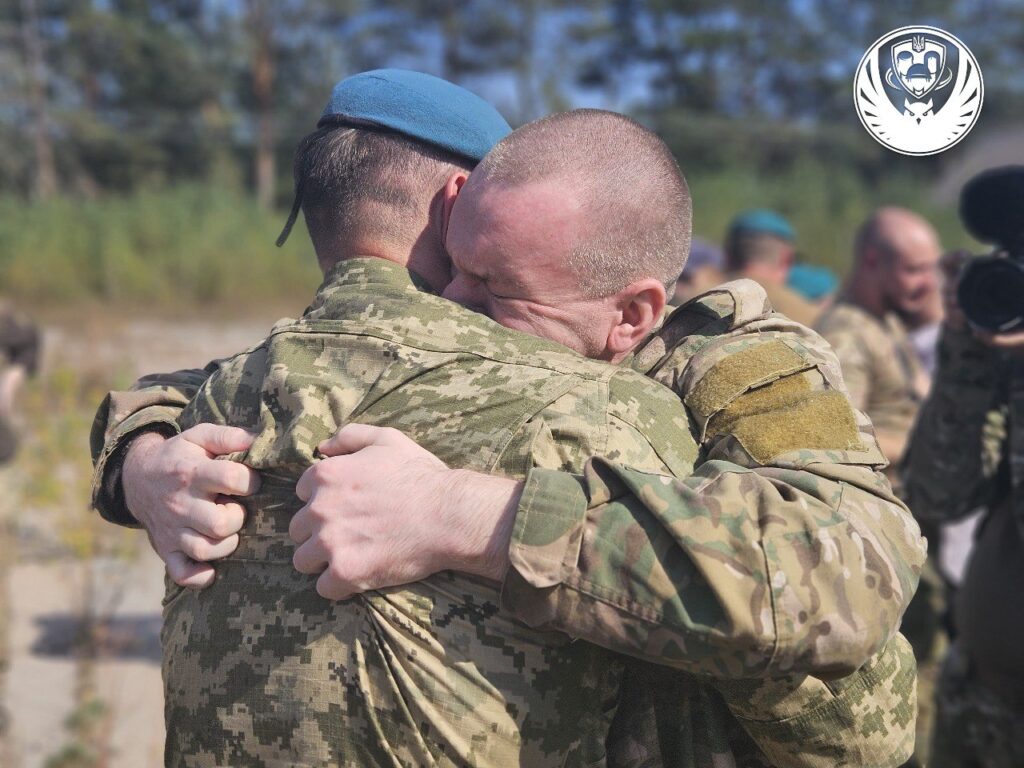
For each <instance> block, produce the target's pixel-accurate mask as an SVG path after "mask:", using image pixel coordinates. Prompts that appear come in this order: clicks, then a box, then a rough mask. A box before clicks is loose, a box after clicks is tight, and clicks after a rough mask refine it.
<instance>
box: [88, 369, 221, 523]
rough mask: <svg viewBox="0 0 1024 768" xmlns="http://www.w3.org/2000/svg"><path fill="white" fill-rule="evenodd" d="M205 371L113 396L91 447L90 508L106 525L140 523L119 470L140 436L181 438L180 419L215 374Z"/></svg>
mask: <svg viewBox="0 0 1024 768" xmlns="http://www.w3.org/2000/svg"><path fill="white" fill-rule="evenodd" d="M216 367H217V363H216V362H213V363H210V364H209V365H208V366H206V368H202V369H191V370H184V371H177V372H175V373H164V374H154V375H151V376H144V377H143V378H141V379H139V380H138V381H137V382H135V384H134V385H132V388H131V389H129V390H127V391H124V392H110V393H108V394H107V396H106V397H105V398H104V399H103V402H102V403H101V404H100V407H99V410H97V412H96V417H95V418H94V419H93V423H92V431H91V432H90V435H89V447H90V449H91V451H92V460H93V484H92V505H93V507H94V508H95V509H96V510H97V511H98V512H99V513H100V515H102V516H103V518H104V519H105V520H108V521H110V522H112V523H117V524H118V525H129V526H135V525H138V523H137V522H136V521H135V518H134V517H133V516H132V514H131V512H129V511H128V507H127V506H126V505H125V502H124V492H123V489H122V488H121V465H122V462H123V461H124V454H125V452H126V451H127V449H128V446H129V444H130V443H131V441H132V438H134V437H135V436H136V435H138V434H140V433H141V432H152V431H156V432H161V433H163V434H165V435H174V434H177V433H178V431H179V429H178V422H177V419H178V414H179V413H181V410H182V409H183V408H184V407H185V406H186V405H188V403H189V401H190V400H191V399H192V397H193V396H194V395H195V393H196V392H198V391H199V388H200V387H201V386H202V384H203V382H204V381H206V379H207V378H208V377H209V376H210V374H211V373H212V372H213V371H214V370H216Z"/></svg>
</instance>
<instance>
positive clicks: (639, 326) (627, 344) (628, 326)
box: [608, 278, 668, 360]
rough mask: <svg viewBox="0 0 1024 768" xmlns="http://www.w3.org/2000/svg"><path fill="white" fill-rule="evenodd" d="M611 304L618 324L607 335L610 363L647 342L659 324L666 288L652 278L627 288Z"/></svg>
mask: <svg viewBox="0 0 1024 768" xmlns="http://www.w3.org/2000/svg"><path fill="white" fill-rule="evenodd" d="M614 300H615V303H616V305H617V306H618V310H619V322H618V323H616V324H615V325H614V326H613V327H612V329H611V331H610V332H609V334H608V349H609V351H610V352H612V354H613V357H612V359H613V360H614V359H618V358H621V357H624V356H625V355H626V354H628V353H629V352H630V351H632V350H633V348H634V347H636V346H637V345H638V344H639V343H640V342H642V341H643V340H644V339H646V338H647V336H648V335H649V334H650V332H651V331H652V330H653V329H654V327H655V326H656V325H657V324H658V322H659V321H660V320H661V315H662V313H663V312H664V311H665V305H666V304H667V302H668V296H667V294H666V293H665V286H663V285H662V284H661V283H659V282H658V281H657V280H655V279H654V278H647V279H644V280H638V281H637V282H635V283H633V284H631V285H629V286H627V287H626V288H624V289H623V290H622V291H620V292H619V293H618V294H617V295H616V297H615V299H614Z"/></svg>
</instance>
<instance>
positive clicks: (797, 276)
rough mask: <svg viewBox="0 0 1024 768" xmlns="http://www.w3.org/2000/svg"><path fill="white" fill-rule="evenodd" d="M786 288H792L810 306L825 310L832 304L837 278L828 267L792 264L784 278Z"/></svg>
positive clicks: (837, 285)
mask: <svg viewBox="0 0 1024 768" xmlns="http://www.w3.org/2000/svg"><path fill="white" fill-rule="evenodd" d="M786 286H787V287H789V288H792V289H793V290H794V291H796V292H797V293H799V294H800V295H801V296H803V297H804V298H805V299H807V300H808V301H809V302H811V303H812V304H814V305H816V306H818V307H820V308H821V309H825V308H826V307H828V306H830V305H831V304H832V300H833V299H834V298H835V295H836V289H837V288H838V287H839V276H838V275H836V273H835V272H833V271H832V270H831V269H829V268H828V267H818V266H815V265H813V264H803V263H800V264H794V265H793V267H792V269H790V270H789V276H788V277H787V278H786Z"/></svg>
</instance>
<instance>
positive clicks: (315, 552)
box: [292, 539, 329, 575]
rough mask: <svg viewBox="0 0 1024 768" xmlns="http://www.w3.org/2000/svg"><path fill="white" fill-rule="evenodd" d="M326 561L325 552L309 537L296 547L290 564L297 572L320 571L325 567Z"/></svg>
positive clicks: (318, 543) (309, 572) (312, 572)
mask: <svg viewBox="0 0 1024 768" xmlns="http://www.w3.org/2000/svg"><path fill="white" fill-rule="evenodd" d="M328 562H329V561H328V559H327V553H326V552H324V549H323V547H322V546H320V542H319V541H317V540H316V539H310V540H309V541H307V542H306V543H305V544H303V545H302V546H301V547H297V548H296V549H295V554H294V555H292V565H294V566H295V570H296V571H298V572H299V573H308V574H310V575H312V574H314V573H320V572H322V571H323V570H324V569H325V568H327V564H328Z"/></svg>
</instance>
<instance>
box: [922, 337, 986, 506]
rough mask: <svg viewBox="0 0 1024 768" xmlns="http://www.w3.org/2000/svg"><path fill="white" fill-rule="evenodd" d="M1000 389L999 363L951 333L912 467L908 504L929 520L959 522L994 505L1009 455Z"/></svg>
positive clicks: (943, 343) (945, 339) (945, 340)
mask: <svg viewBox="0 0 1024 768" xmlns="http://www.w3.org/2000/svg"><path fill="white" fill-rule="evenodd" d="M998 389H999V359H998V355H997V354H996V353H995V352H994V351H993V350H991V349H988V348H987V347H985V346H983V345H982V344H980V343H979V342H978V341H976V340H975V339H973V338H972V337H971V336H970V335H969V333H967V332H959V333H958V332H951V331H948V330H946V331H944V333H943V336H942V339H941V341H940V346H939V372H938V374H937V376H936V378H935V386H934V389H933V390H932V393H931V396H930V397H929V398H928V400H926V401H925V403H924V405H923V406H922V408H921V412H920V414H919V416H918V420H917V424H916V426H915V429H914V432H913V435H912V437H911V442H910V448H909V451H908V454H907V460H906V466H905V478H904V482H905V489H906V495H907V499H908V503H909V504H910V507H911V509H913V510H914V514H916V515H918V516H920V517H921V519H924V520H931V521H935V522H946V521H949V520H954V519H956V518H959V517H963V516H964V515H966V514H968V513H969V512H971V511H972V510H974V509H975V508H977V507H978V506H979V505H981V504H983V503H985V502H986V501H987V497H988V495H989V493H990V492H991V490H992V485H993V482H992V481H993V478H994V476H995V473H996V470H997V469H998V464H999V459H1000V456H1001V452H1002V450H1003V445H1002V443H1003V435H1002V434H1001V429H1000V426H1001V425H1000V424H999V416H1000V414H999V412H998V410H997V407H998V404H999V400H1000V396H999V391H998Z"/></svg>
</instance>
